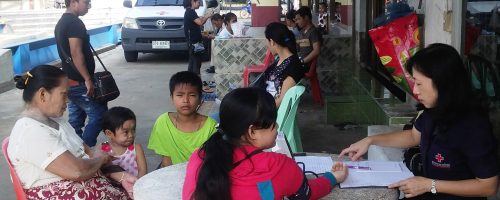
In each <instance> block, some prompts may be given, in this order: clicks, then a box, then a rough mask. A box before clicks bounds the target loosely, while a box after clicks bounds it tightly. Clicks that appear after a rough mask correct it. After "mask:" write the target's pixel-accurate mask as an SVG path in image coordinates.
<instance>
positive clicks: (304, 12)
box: [295, 6, 312, 20]
mask: <svg viewBox="0 0 500 200" xmlns="http://www.w3.org/2000/svg"><path fill="white" fill-rule="evenodd" d="M295 15H300V16H301V17H305V16H307V17H309V20H312V14H311V9H310V8H309V7H307V6H302V7H300V8H299V9H298V10H297V12H295Z"/></svg>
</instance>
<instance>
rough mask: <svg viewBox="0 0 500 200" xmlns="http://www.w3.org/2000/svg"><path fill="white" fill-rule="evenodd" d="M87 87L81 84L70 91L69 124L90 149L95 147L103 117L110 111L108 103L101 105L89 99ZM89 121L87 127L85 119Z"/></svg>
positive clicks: (72, 87)
mask: <svg viewBox="0 0 500 200" xmlns="http://www.w3.org/2000/svg"><path fill="white" fill-rule="evenodd" d="M86 93H87V87H85V84H83V83H80V85H77V86H71V87H70V88H69V91H68V98H69V104H68V111H69V123H70V124H71V126H73V128H74V129H75V131H76V134H78V136H80V137H81V138H82V139H83V141H84V142H85V144H87V145H88V146H89V147H93V146H95V144H96V142H97V136H99V133H100V132H101V130H102V115H103V114H104V112H106V111H107V110H108V105H107V103H99V102H97V101H94V100H93V99H92V98H89V97H87V95H86ZM87 117H88V118H89V119H88V122H87V126H85V129H84V130H83V131H82V128H83V126H84V125H85V119H86V118H87Z"/></svg>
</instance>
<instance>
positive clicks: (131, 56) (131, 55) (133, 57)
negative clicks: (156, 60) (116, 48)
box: [123, 51, 139, 62]
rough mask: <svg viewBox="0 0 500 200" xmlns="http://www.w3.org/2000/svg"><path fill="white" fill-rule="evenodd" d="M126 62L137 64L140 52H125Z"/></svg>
mask: <svg viewBox="0 0 500 200" xmlns="http://www.w3.org/2000/svg"><path fill="white" fill-rule="evenodd" d="M123 53H124V55H125V60H126V61H127V62H137V57H138V54H139V52H137V51H124V52H123Z"/></svg>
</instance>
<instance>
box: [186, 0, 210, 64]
mask: <svg viewBox="0 0 500 200" xmlns="http://www.w3.org/2000/svg"><path fill="white" fill-rule="evenodd" d="M200 1H201V0H184V2H183V6H184V8H185V9H186V12H185V13H184V34H185V35H186V38H187V41H188V51H189V65H188V71H190V72H194V73H197V74H200V68H201V59H202V57H203V53H202V52H196V51H197V50H198V48H201V47H203V48H205V47H204V46H203V43H202V42H201V41H202V36H201V28H200V26H202V25H203V24H205V22H207V19H208V18H210V17H211V16H212V13H206V14H205V15H204V16H202V17H198V14H196V12H195V11H194V10H196V9H198V8H199V7H200ZM200 45H201V46H200ZM205 51H206V50H205Z"/></svg>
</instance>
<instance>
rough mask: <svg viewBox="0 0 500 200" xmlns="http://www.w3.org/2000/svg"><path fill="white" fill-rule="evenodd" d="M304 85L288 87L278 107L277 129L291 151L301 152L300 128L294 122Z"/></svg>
mask: <svg viewBox="0 0 500 200" xmlns="http://www.w3.org/2000/svg"><path fill="white" fill-rule="evenodd" d="M304 91H305V87H304V86H302V85H295V86H293V87H291V88H290V89H288V91H287V92H286V94H285V97H284V98H283V101H282V102H281V105H280V107H279V109H278V117H277V119H276V122H277V123H278V125H279V128H278V131H282V132H283V133H284V134H285V136H286V139H287V140H288V143H289V144H290V148H291V149H292V153H297V152H303V150H302V141H301V139H300V138H301V137H300V130H299V127H298V125H297V122H296V114H297V107H298V106H299V102H300V96H301V95H302V94H303V93H304Z"/></svg>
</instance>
